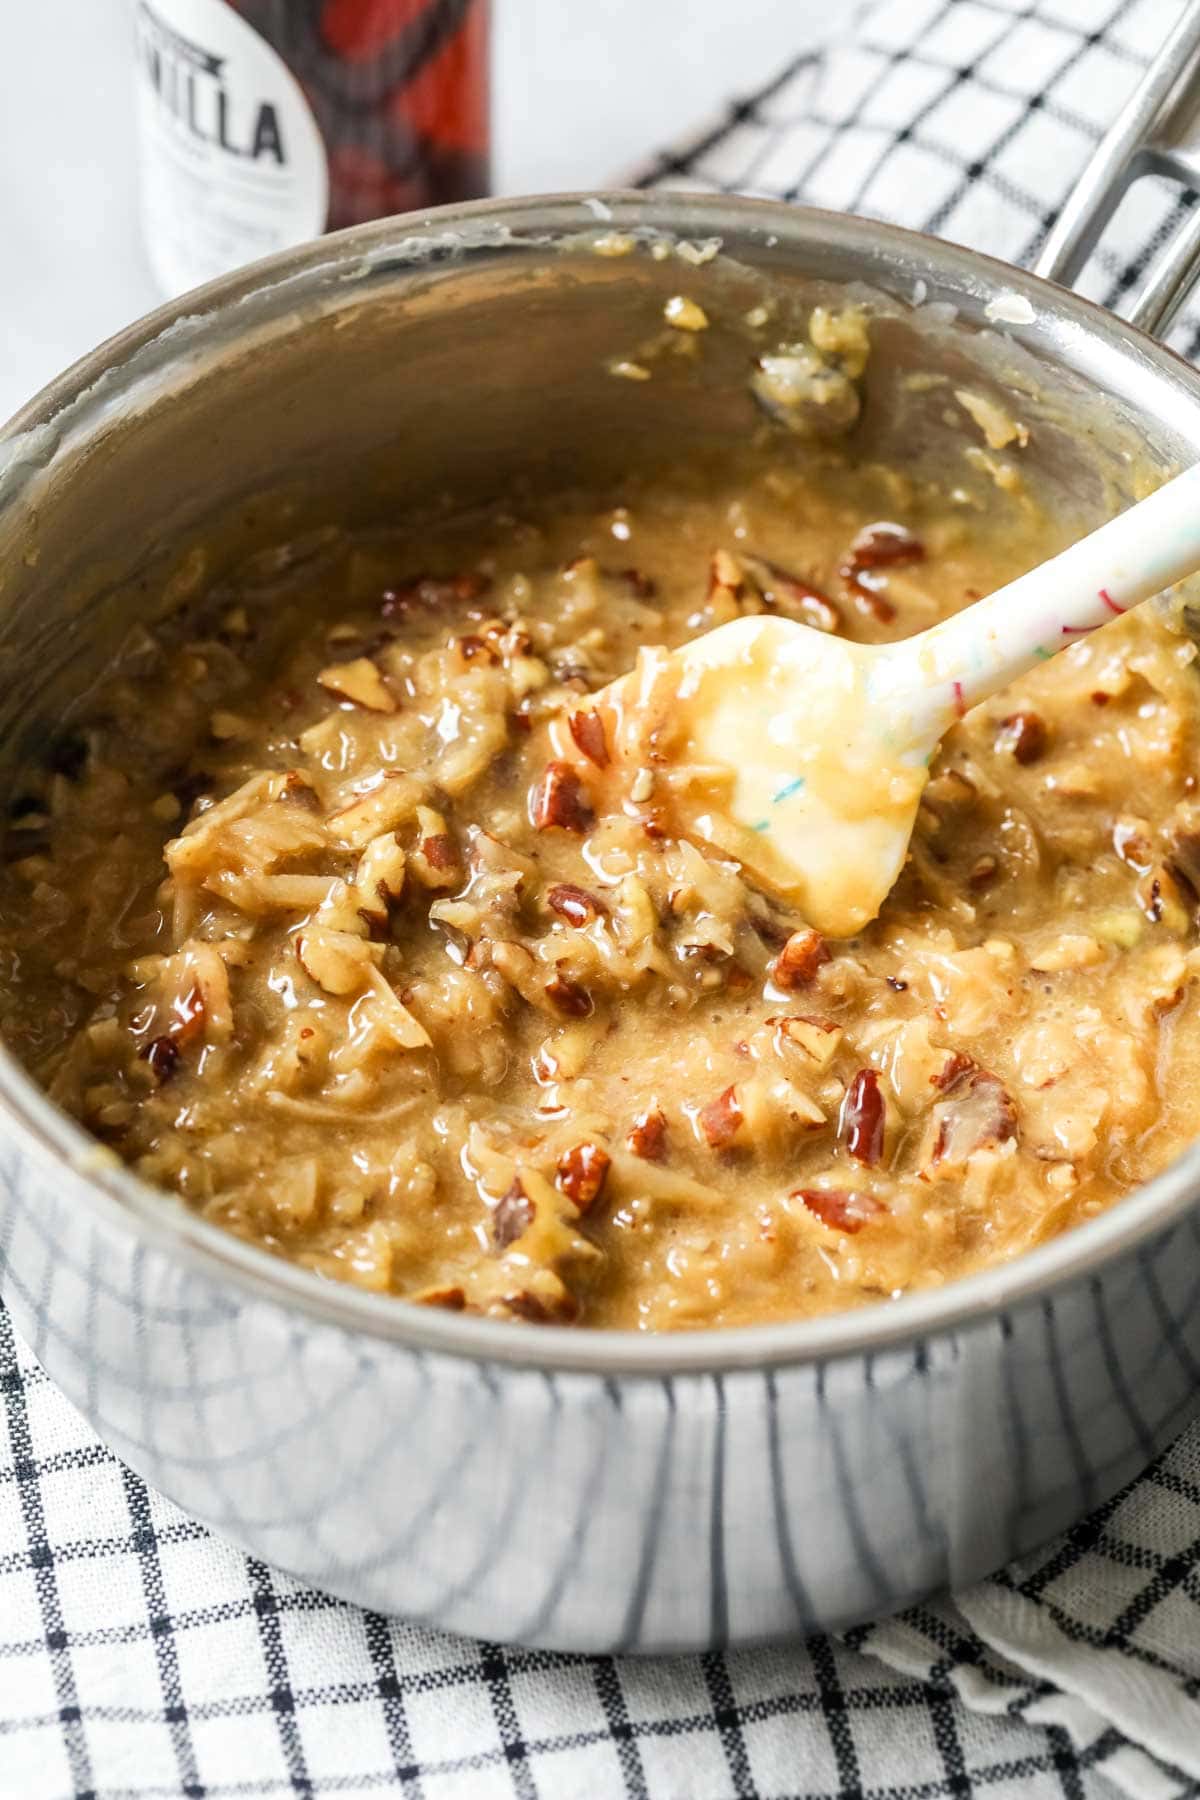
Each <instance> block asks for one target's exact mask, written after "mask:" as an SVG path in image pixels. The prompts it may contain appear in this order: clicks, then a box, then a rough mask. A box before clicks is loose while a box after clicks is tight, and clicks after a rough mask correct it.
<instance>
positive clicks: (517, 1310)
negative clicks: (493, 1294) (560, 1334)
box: [501, 1288, 579, 1325]
mask: <svg viewBox="0 0 1200 1800" xmlns="http://www.w3.org/2000/svg"><path fill="white" fill-rule="evenodd" d="M501 1304H502V1305H503V1306H505V1307H507V1308H508V1311H509V1312H510V1313H512V1314H513V1316H514V1317H515V1318H518V1319H527V1320H528V1321H529V1323H530V1324H531V1325H571V1324H573V1323H574V1322H575V1320H576V1319H577V1318H578V1317H579V1302H578V1300H577V1299H576V1298H575V1296H574V1294H570V1293H568V1292H567V1290H566V1289H565V1288H564V1289H563V1291H562V1293H561V1294H560V1295H558V1296H556V1297H555V1298H554V1299H553V1300H552V1301H551V1300H544V1299H543V1298H542V1296H541V1295H540V1294H534V1293H531V1292H530V1291H529V1290H528V1289H527V1288H525V1289H522V1290H521V1292H520V1293H516V1294H505V1296H504V1298H503V1300H502V1302H501Z"/></svg>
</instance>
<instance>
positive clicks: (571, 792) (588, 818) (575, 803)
mask: <svg viewBox="0 0 1200 1800" xmlns="http://www.w3.org/2000/svg"><path fill="white" fill-rule="evenodd" d="M592 716H593V717H595V715H594V714H593V715H592ZM572 735H574V733H572ZM529 817H530V822H531V823H532V825H533V827H534V829H535V830H536V831H548V830H549V829H550V828H551V827H552V826H558V827H559V829H560V830H562V831H575V832H578V833H579V835H580V836H581V837H582V836H583V834H584V833H585V832H586V831H587V830H588V829H589V827H590V826H591V824H592V821H593V819H594V817H595V814H594V813H593V812H592V808H591V803H590V802H589V800H588V797H587V795H586V793H585V792H584V788H583V783H582V782H581V781H580V779H579V777H578V775H577V774H576V773H575V771H574V769H572V768H571V766H570V765H569V764H568V763H564V762H551V763H547V764H546V769H545V773H544V774H543V776H542V779H541V780H540V781H539V782H538V784H537V786H536V787H535V788H534V789H533V792H532V793H531V794H530V797H529Z"/></svg>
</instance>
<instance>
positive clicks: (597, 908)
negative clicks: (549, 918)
mask: <svg viewBox="0 0 1200 1800" xmlns="http://www.w3.org/2000/svg"><path fill="white" fill-rule="evenodd" d="M546 905H547V906H548V907H549V908H550V911H551V912H555V913H557V914H558V916H559V918H560V919H565V920H566V921H567V924H568V925H590V924H591V922H592V920H593V919H598V918H599V917H600V916H601V914H602V913H607V911H608V908H607V907H606V906H605V904H604V902H603V900H601V899H600V898H599V896H598V895H596V894H593V893H590V892H589V891H588V889H587V888H581V887H575V886H574V884H573V883H572V882H569V881H559V882H556V883H555V885H554V886H553V887H552V888H550V889H548V890H547V893H546Z"/></svg>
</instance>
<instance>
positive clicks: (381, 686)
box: [317, 656, 396, 713]
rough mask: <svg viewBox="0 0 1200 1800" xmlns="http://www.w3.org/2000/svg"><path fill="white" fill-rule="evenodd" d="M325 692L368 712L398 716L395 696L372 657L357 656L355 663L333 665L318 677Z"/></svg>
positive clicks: (322, 671)
mask: <svg viewBox="0 0 1200 1800" xmlns="http://www.w3.org/2000/svg"><path fill="white" fill-rule="evenodd" d="M317 680H318V682H319V683H320V684H321V686H322V687H323V688H327V689H328V691H329V692H330V693H331V694H336V696H337V697H338V699H339V700H349V701H350V702H351V704H352V705H354V706H361V707H363V708H364V709H365V711H367V712H378V713H394V712H395V710H396V698H395V695H394V694H392V693H391V692H390V690H389V689H388V687H387V685H386V683H385V682H384V679H383V676H382V675H381V674H380V673H379V670H378V669H377V668H376V666H375V664H374V663H373V662H372V661H371V659H370V657H369V656H356V657H355V658H354V659H353V661H352V662H344V663H330V665H329V667H328V668H327V669H322V670H321V671H320V673H319V674H318V676H317Z"/></svg>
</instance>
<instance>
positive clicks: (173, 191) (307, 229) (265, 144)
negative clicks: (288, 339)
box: [137, 0, 329, 294]
mask: <svg viewBox="0 0 1200 1800" xmlns="http://www.w3.org/2000/svg"><path fill="white" fill-rule="evenodd" d="M137 39H138V43H137V49H138V115H139V125H140V130H141V149H142V215H143V221H144V225H145V233H146V244H147V248H148V250H149V254H150V260H151V262H152V264H153V266H154V271H155V274H156V275H157V276H158V278H159V280H160V281H161V282H162V284H163V286H164V287H165V288H166V289H167V290H168V292H170V293H172V294H178V293H182V292H183V291H184V290H185V289H186V288H190V287H195V286H197V285H198V283H200V282H203V281H209V280H211V279H212V278H213V276H215V275H223V274H224V273H225V272H226V271H227V270H229V269H234V268H237V267H238V266H239V265H240V264H242V263H247V262H253V261H254V260H255V259H256V258H257V257H260V256H269V255H271V254H272V252H274V251H276V250H286V249H287V248H288V247H289V245H292V244H299V243H303V242H304V240H305V239H306V238H311V237H317V236H319V234H320V233H321V232H322V231H324V229H325V224H326V219H327V217H328V211H329V170H328V167H327V163H326V157H325V146H324V144H323V142H322V139H321V133H320V131H319V129H318V127H317V122H316V120H315V118H314V117H313V114H312V109H311V108H310V106H309V104H308V101H307V100H306V99H305V96H304V91H303V89H302V88H301V87H300V84H299V82H297V80H296V78H295V77H294V75H293V74H292V72H291V70H290V69H289V68H288V66H287V64H286V63H285V62H284V61H283V59H282V58H281V57H280V56H279V55H278V54H277V53H276V52H275V51H274V50H273V49H272V48H271V46H270V44H268V43H267V42H266V41H265V40H264V39H263V38H261V37H260V36H259V34H258V32H257V31H255V30H254V28H253V26H251V25H248V24H247V22H246V20H245V19H243V18H242V17H241V15H240V14H239V13H237V12H235V11H234V10H233V8H232V7H231V6H229V5H227V4H226V0H138V5H137Z"/></svg>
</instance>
